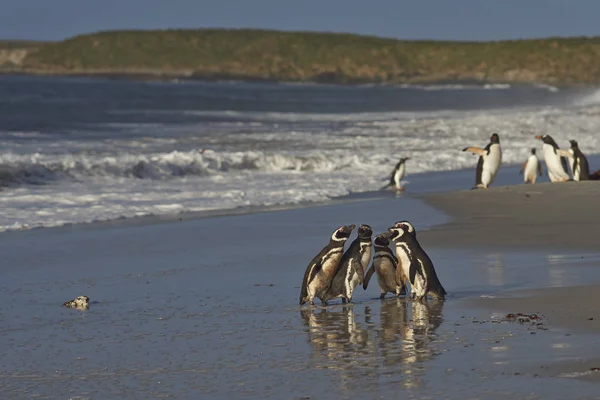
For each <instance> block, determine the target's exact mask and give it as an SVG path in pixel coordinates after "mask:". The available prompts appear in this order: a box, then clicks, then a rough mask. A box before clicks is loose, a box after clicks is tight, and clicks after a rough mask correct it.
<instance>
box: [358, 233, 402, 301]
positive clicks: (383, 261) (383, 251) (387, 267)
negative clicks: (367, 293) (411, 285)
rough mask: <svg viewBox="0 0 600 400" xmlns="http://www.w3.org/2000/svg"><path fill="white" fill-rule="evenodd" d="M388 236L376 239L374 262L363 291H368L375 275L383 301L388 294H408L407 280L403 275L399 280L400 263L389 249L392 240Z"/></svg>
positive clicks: (386, 234)
mask: <svg viewBox="0 0 600 400" xmlns="http://www.w3.org/2000/svg"><path fill="white" fill-rule="evenodd" d="M388 236H389V234H388V233H387V232H386V233H383V234H381V235H377V236H376V237H375V240H374V244H375V254H374V256H373V262H372V264H371V268H369V271H368V272H367V274H366V276H365V280H364V282H363V289H365V290H367V287H368V286H369V281H370V280H371V277H372V276H373V274H374V273H375V274H377V283H379V290H380V291H381V295H380V296H379V298H380V299H382V300H383V299H384V298H385V295H386V294H387V293H393V294H395V295H396V296H401V295H404V294H406V286H405V282H406V280H405V279H403V275H400V276H399V277H400V280H398V278H397V275H396V270H397V268H398V261H397V259H396V255H395V254H394V252H393V251H392V250H391V249H390V247H389V245H390V240H389V239H388Z"/></svg>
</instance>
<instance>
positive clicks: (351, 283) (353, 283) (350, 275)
mask: <svg viewBox="0 0 600 400" xmlns="http://www.w3.org/2000/svg"><path fill="white" fill-rule="evenodd" d="M355 263H356V261H351V263H350V265H349V266H348V270H347V271H346V279H344V284H345V285H346V288H345V289H346V295H347V296H348V298H352V293H354V289H355V288H356V287H357V286H358V284H359V282H360V281H361V280H362V279H361V278H359V276H358V274H357V273H356V271H355V268H356V267H359V268H356V269H360V266H359V265H355ZM363 276H364V274H363ZM339 297H343V295H340V296H339Z"/></svg>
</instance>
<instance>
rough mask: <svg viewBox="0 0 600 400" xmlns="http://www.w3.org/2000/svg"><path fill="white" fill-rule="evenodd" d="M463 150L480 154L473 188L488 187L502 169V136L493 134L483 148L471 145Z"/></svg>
mask: <svg viewBox="0 0 600 400" xmlns="http://www.w3.org/2000/svg"><path fill="white" fill-rule="evenodd" d="M463 151H468V152H471V153H473V154H478V155H479V160H478V161H477V168H476V172H475V186H474V187H473V189H476V188H483V189H487V188H488V187H489V186H490V185H491V184H492V183H493V182H494V179H495V178H496V174H497V173H498V170H499V169H500V164H502V149H501V148H500V136H498V134H497V133H494V134H492V136H491V137H490V142H489V143H488V145H487V146H485V148H483V149H482V148H480V147H475V146H469V147H465V148H464V149H463Z"/></svg>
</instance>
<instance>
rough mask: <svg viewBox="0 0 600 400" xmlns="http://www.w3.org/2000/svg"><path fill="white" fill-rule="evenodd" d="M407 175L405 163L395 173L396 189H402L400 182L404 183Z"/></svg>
mask: <svg viewBox="0 0 600 400" xmlns="http://www.w3.org/2000/svg"><path fill="white" fill-rule="evenodd" d="M405 173H406V166H405V165H404V163H402V164H401V165H400V167H399V168H398V169H397V170H396V172H395V173H394V184H395V185H396V188H399V187H401V186H400V182H401V181H402V179H404V174H405Z"/></svg>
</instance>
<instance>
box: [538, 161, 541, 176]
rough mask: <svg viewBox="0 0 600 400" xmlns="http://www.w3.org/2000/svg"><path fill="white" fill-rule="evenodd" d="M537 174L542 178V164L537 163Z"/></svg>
mask: <svg viewBox="0 0 600 400" xmlns="http://www.w3.org/2000/svg"><path fill="white" fill-rule="evenodd" d="M538 173H539V174H540V176H542V163H540V162H538Z"/></svg>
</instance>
